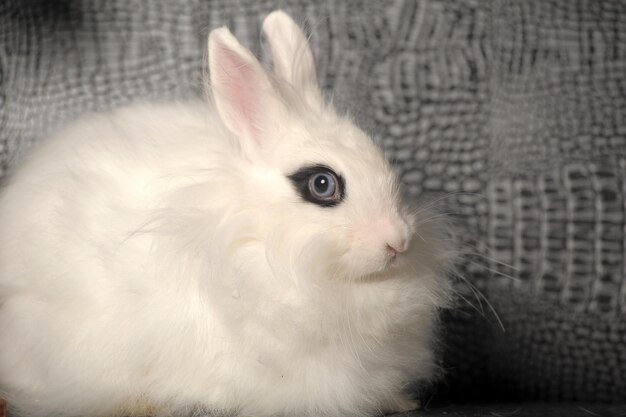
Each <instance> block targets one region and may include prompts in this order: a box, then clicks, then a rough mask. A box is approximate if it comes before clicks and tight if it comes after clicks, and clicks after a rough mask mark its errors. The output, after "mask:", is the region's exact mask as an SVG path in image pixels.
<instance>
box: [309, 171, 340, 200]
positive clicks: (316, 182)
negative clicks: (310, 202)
mask: <svg viewBox="0 0 626 417" xmlns="http://www.w3.org/2000/svg"><path fill="white" fill-rule="evenodd" d="M309 191H310V192H311V194H313V196H314V197H317V198H319V199H327V198H331V197H332V196H334V195H335V191H337V180H336V179H335V176H334V175H333V174H332V173H331V172H320V173H318V174H314V175H311V177H310V178H309Z"/></svg>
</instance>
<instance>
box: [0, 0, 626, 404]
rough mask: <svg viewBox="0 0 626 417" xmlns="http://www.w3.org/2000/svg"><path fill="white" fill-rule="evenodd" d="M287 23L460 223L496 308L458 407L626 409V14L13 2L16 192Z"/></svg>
mask: <svg viewBox="0 0 626 417" xmlns="http://www.w3.org/2000/svg"><path fill="white" fill-rule="evenodd" d="M277 7H281V8H284V9H285V10H287V11H288V12H289V13H291V14H292V15H294V16H296V17H297V18H298V19H300V20H302V21H305V22H307V23H308V25H309V28H310V32H311V35H312V38H311V42H312V45H313V49H314V53H315V56H316V61H317V62H318V72H319V78H320V81H321V83H322V85H323V86H324V88H325V89H326V90H327V91H328V92H329V94H330V93H332V95H333V96H334V98H335V102H337V103H339V105H340V106H342V107H350V108H351V109H352V111H351V112H352V113H353V114H354V115H355V118H356V119H357V120H358V121H360V122H361V123H362V125H363V126H364V127H365V128H366V129H369V130H370V131H372V132H374V133H375V135H376V138H377V141H379V143H380V144H381V146H382V147H383V148H384V150H385V151H386V152H387V154H388V156H389V157H390V158H391V159H392V160H393V161H394V163H395V164H396V166H397V168H398V170H399V172H400V174H401V176H402V178H403V181H404V183H405V184H406V189H407V191H408V193H409V195H410V196H411V197H412V198H415V199H419V200H422V201H436V202H437V203H436V205H437V206H439V208H440V209H441V210H443V211H444V212H446V213H449V216H450V217H451V218H452V219H453V221H454V223H455V225H456V227H457V229H458V232H459V236H460V238H461V242H462V252H463V253H464V257H463V259H462V261H461V264H460V266H459V275H462V276H463V278H464V279H465V280H467V281H468V282H471V283H472V285H473V286H475V287H476V288H478V289H479V290H480V291H482V293H484V295H485V296H486V298H487V299H488V300H489V302H490V304H491V307H490V306H489V305H488V304H487V303H486V301H485V300H483V299H482V298H481V297H480V296H477V295H475V291H476V290H474V291H472V288H470V287H469V286H468V285H467V284H465V283H464V281H463V280H461V279H459V285H458V291H459V300H460V301H459V306H458V307H457V308H456V309H453V310H450V311H448V312H447V313H446V314H445V320H444V322H445V329H444V333H443V346H444V361H443V366H444V368H445V369H446V371H447V374H448V377H447V379H446V380H445V381H444V384H443V385H442V387H441V388H440V390H441V392H447V393H448V394H451V395H454V396H455V397H457V398H459V397H462V398H464V399H480V398H482V399H487V400H488V399H489V398H494V396H497V397H498V398H504V399H517V400H528V399H540V400H548V399H550V400H554V399H568V400H579V401H602V402H620V401H624V400H625V398H626V260H625V259H626V256H625V255H626V2H624V1H623V0H594V1H591V0H525V1H518V0H509V1H507V0H482V1H477V0H446V1H444V0H423V1H417V0H394V1H385V2H378V1H367V0H353V1H345V2H316V1H314V0H280V1H278V0H277V1H273V0H265V1H247V0H234V1H233V0H231V1H226V0H224V1H208V0H207V1H201V0H182V1H176V2H174V1H166V0H162V1H150V2H143V1H138V0H135V1H128V0H110V1H100V0H73V1H69V0H62V1H54V2H53V1H47V0H28V1H19V0H5V1H3V2H1V3H0V175H4V174H6V173H7V172H8V170H10V168H11V167H13V166H15V165H17V164H19V160H20V158H21V157H22V156H23V154H24V152H25V151H27V149H28V148H29V147H30V146H31V145H32V144H34V143H35V142H37V141H39V140H41V139H42V138H44V137H45V136H46V134H47V133H49V132H50V131H51V130H53V129H54V128H56V127H58V126H60V125H61V124H63V123H65V122H67V121H69V120H71V119H73V118H76V117H78V116H79V115H81V114H83V113H85V112H88V111H95V110H101V109H107V108H111V107H116V106H120V105H124V104H126V103H129V102H132V101H136V100H164V99H174V98H176V99H178V98H183V97H188V96H197V95H200V94H201V91H202V75H203V70H204V68H205V63H204V59H205V49H206V36H207V34H208V32H209V30H210V29H212V28H215V27H218V26H220V25H224V24H226V25H228V26H229V27H230V28H231V30H232V31H233V32H234V33H235V35H236V36H237V37H238V38H239V39H241V40H242V41H243V43H244V44H246V45H247V46H249V47H250V48H251V49H252V51H253V52H254V53H255V54H257V55H261V56H263V59H264V60H265V61H266V62H267V61H269V57H268V56H267V53H266V49H264V48H263V45H262V43H261V42H260V33H261V30H260V23H261V21H262V18H263V17H264V16H265V15H266V14H267V13H268V12H270V11H271V10H273V9H275V8H277ZM463 300H466V301H463ZM494 310H495V312H496V314H497V316H496V314H494ZM502 328H504V330H502Z"/></svg>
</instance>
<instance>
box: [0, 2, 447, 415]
mask: <svg viewBox="0 0 626 417" xmlns="http://www.w3.org/2000/svg"><path fill="white" fill-rule="evenodd" d="M264 30H265V32H266V36H268V38H269V41H270V45H271V46H272V48H273V52H274V57H275V62H276V74H275V75H271V74H269V73H267V72H266V71H265V70H264V69H263V68H262V67H261V65H260V64H259V63H258V61H257V60H256V59H255V58H254V57H253V56H252V54H250V52H248V51H247V50H245V49H244V48H243V47H242V46H241V45H239V44H238V43H237V41H236V40H235V39H234V38H233V37H232V35H231V34H230V32H228V30H227V29H225V28H221V29H217V30H216V31H214V32H212V34H211V36H210V40H209V50H210V69H211V84H212V85H211V89H212V92H213V96H214V98H213V99H214V102H215V107H214V106H213V105H211V104H206V103H200V102H198V103H187V104H163V105H155V104H144V105H135V106H133V107H129V108H124V109H120V110H116V111H114V112H111V113H108V114H99V115H92V116H88V117H85V118H83V119H82V120H80V121H78V122H76V123H75V124H73V125H71V126H70V127H68V128H66V129H65V130H63V131H61V132H59V133H58V134H57V135H56V137H53V138H51V140H49V141H46V143H45V144H44V145H43V146H41V147H40V148H39V149H37V150H36V151H35V152H34V153H33V154H32V155H31V156H30V158H29V159H28V160H27V161H26V162H25V163H24V164H23V165H22V166H21V167H20V169H19V170H18V171H17V172H16V173H15V175H14V176H13V177H12V179H11V181H10V183H9V184H8V185H7V187H6V188H5V189H4V190H3V194H2V196H1V198H0V396H5V397H6V399H7V400H8V402H9V404H10V406H12V407H13V411H15V412H19V413H20V414H22V415H33V416H42V417H43V416H45V417H51V416H55V415H65V416H78V415H90V416H100V415H111V414H115V413H118V412H119V413H122V412H126V413H131V414H132V413H133V412H136V413H139V412H140V411H138V410H137V409H135V407H138V405H137V403H138V402H144V403H149V404H150V405H152V406H154V408H155V409H156V410H157V411H160V412H162V413H166V412H180V411H181V410H187V409H189V407H201V408H203V409H211V410H215V409H217V410H223V411H226V412H230V411H234V412H238V413H240V414H241V415H246V416H270V415H276V414H278V415H298V416H308V415H311V416H313V415H316V416H317V415H329V416H331V415H333V416H334V415H340V414H346V415H362V414H371V413H375V412H378V411H391V410H402V409H406V408H411V406H412V405H413V403H411V401H410V399H409V398H408V397H407V396H406V394H404V393H403V388H405V387H406V386H407V385H408V384H411V383H413V382H420V381H421V382H425V381H428V380H430V379H431V378H432V377H433V375H434V372H435V370H436V366H435V361H434V358H433V330H434V329H433V328H434V325H435V323H436V312H437V310H438V308H439V307H441V306H442V305H444V303H445V302H446V298H447V297H446V294H447V289H448V286H447V281H446V279H445V278H444V273H445V268H446V267H447V265H448V261H449V253H450V252H449V251H448V250H447V249H446V247H445V245H444V243H443V242H442V237H441V235H440V231H439V230H438V229H437V228H436V227H435V226H433V223H432V222H424V223H423V224H420V218H415V217H414V216H412V215H411V214H410V213H409V212H408V209H407V208H406V207H405V206H404V205H403V203H402V202H401V200H400V198H399V197H398V192H397V185H396V179H395V177H394V176H393V174H392V172H391V170H390V167H389V166H388V164H387V162H386V161H385V159H384V158H383V156H382V155H381V153H380V152H379V151H378V150H377V149H376V147H375V146H374V145H373V144H372V142H371V141H370V139H369V138H368V137H367V136H366V135H365V134H364V133H363V132H361V131H360V130H358V129H357V128H356V127H355V126H354V125H353V124H352V123H351V122H350V121H349V120H347V119H346V118H344V117H341V116H339V115H337V114H336V113H335V112H334V111H333V110H332V108H331V107H330V106H328V105H327V104H325V103H323V101H322V100H321V94H320V92H319V91H318V90H317V87H316V82H315V70H314V67H313V60H312V54H311V53H310V49H309V47H308V45H307V43H306V40H305V38H304V35H303V33H302V32H301V31H300V30H299V29H298V27H297V26H296V25H295V24H294V23H293V21H291V19H290V18H289V17H288V16H287V15H285V14H284V13H283V12H280V11H278V12H274V13H272V14H271V15H270V16H269V17H268V18H267V19H266V21H265V24H264ZM289 57H292V58H293V60H292V61H290V60H289V59H288V58H289ZM242 86H243V87H242ZM241 88H244V90H241ZM215 109H217V111H216V110H215ZM311 163H323V164H326V165H328V166H330V167H332V168H334V169H335V170H336V171H337V172H338V173H340V174H341V175H342V176H343V177H344V178H345V180H346V197H345V200H344V201H343V202H342V203H341V204H339V205H338V206H336V207H331V208H324V207H319V206H317V205H315V204H312V203H308V202H305V201H303V200H302V199H301V198H300V197H299V196H298V194H297V193H296V192H295V190H294V187H293V186H292V184H291V183H290V181H289V180H288V179H287V175H289V174H291V173H292V172H294V171H295V170H297V169H298V168H299V167H302V166H303V165H305V164H311ZM416 233H419V237H413V236H414V235H415V236H417V235H416ZM412 237H413V238H412ZM387 244H394V245H396V246H398V245H400V246H401V245H402V244H406V245H407V246H408V249H407V250H406V252H404V253H399V254H398V256H397V257H396V258H395V259H393V258H391V257H390V256H389V251H388V248H387Z"/></svg>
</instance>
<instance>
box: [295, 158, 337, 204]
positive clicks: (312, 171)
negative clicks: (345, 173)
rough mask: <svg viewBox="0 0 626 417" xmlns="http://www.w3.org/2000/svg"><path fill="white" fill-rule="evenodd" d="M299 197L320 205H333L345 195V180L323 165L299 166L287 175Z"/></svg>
mask: <svg viewBox="0 0 626 417" xmlns="http://www.w3.org/2000/svg"><path fill="white" fill-rule="evenodd" d="M288 178H289V179H290V180H291V182H292V183H293V185H294V187H295V189H296V191H297V192H298V193H299V194H300V197H302V199H304V200H305V201H308V202H309V203H314V204H317V205H319V206H322V207H333V206H336V205H337V204H339V203H341V202H342V201H343V199H344V197H345V187H346V184H345V181H344V179H343V178H342V177H341V176H340V175H337V174H336V173H335V172H334V171H333V170H332V169H330V168H329V167H327V166H325V165H313V166H306V167H304V168H300V169H299V170H298V171H296V172H294V173H293V174H291V175H289V176H288Z"/></svg>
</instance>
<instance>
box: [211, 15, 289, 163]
mask: <svg viewBox="0 0 626 417" xmlns="http://www.w3.org/2000/svg"><path fill="white" fill-rule="evenodd" d="M209 70H210V75H211V90H212V92H213V99H214V101H215V105H216V107H217V111H218V113H219V115H220V118H221V119H222V121H223V122H224V124H225V125H226V126H227V127H228V128H229V129H230V130H231V131H232V132H233V133H235V134H236V135H237V136H238V137H239V138H240V141H241V144H242V146H243V148H244V150H246V151H251V150H252V151H253V152H255V151H258V150H259V149H262V148H264V147H266V146H267V145H268V144H267V143H265V142H267V138H268V137H270V136H271V133H268V131H269V130H271V129H270V126H271V123H272V120H276V117H277V114H276V112H277V111H279V109H280V106H281V103H280V99H279V98H278V96H277V92H276V90H275V89H274V87H273V86H272V83H271V81H270V79H269V77H268V75H267V73H266V72H265V70H264V69H263V67H262V66H261V64H260V63H259V61H258V60H257V59H256V58H255V57H254V55H252V53H251V52H250V51H249V50H247V49H246V48H244V47H243V46H242V45H241V44H240V43H239V42H238V41H237V39H235V37H234V36H233V35H232V33H230V31H229V30H228V29H227V28H225V27H222V28H219V29H215V30H213V31H212V32H211V34H210V35H209ZM251 148H252V149H251ZM254 148H256V149H254Z"/></svg>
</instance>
